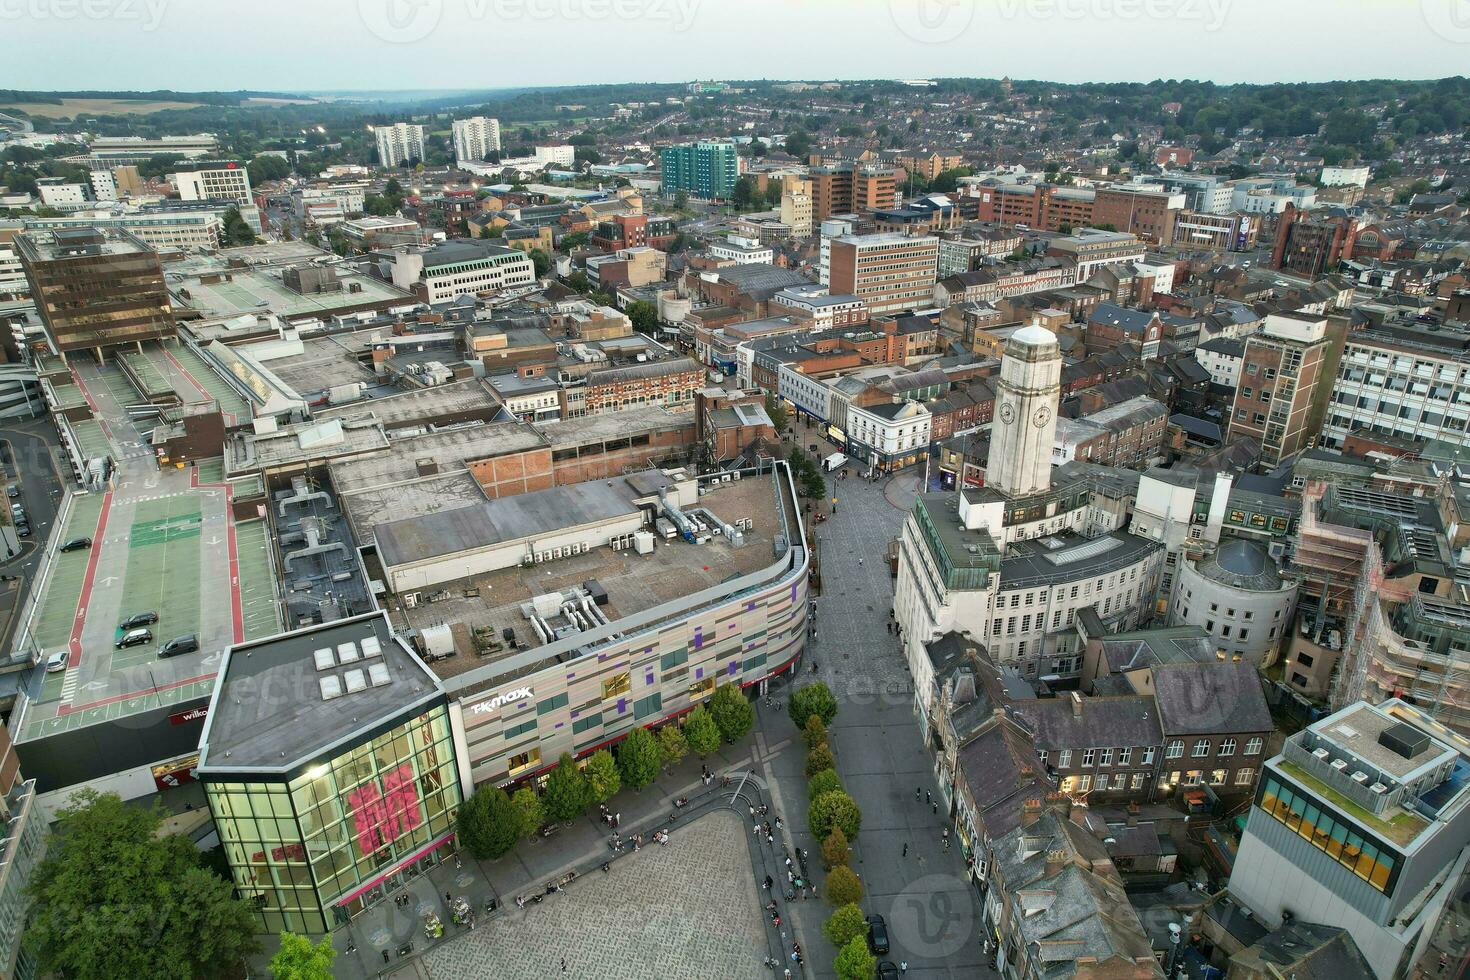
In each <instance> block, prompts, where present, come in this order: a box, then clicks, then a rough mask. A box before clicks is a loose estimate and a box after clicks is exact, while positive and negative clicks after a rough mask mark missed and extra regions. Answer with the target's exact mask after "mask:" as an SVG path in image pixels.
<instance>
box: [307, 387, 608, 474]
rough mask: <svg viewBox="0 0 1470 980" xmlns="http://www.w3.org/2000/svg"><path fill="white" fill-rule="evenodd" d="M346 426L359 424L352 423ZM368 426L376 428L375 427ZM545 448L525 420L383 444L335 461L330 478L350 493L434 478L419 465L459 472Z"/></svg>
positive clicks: (454, 430)
mask: <svg viewBox="0 0 1470 980" xmlns="http://www.w3.org/2000/svg"><path fill="white" fill-rule="evenodd" d="M364 407H369V406H364ZM578 421H582V420H578ZM347 424H352V425H360V424H362V422H361V421H360V420H354V421H352V422H350V423H347ZM373 428H374V429H377V425H376V424H374V426H373ZM545 446H546V441H545V439H543V438H542V436H541V435H540V433H538V432H537V431H536V430H535V429H533V428H532V427H531V426H529V425H527V424H526V423H524V422H491V423H489V424H486V425H469V426H465V427H464V428H460V429H447V430H444V431H441V432H430V433H425V434H424V435H417V436H412V437H409V438H400V439H393V440H391V441H385V442H384V443H383V445H382V446H380V447H377V448H380V449H386V450H388V451H387V452H382V453H375V454H373V455H371V456H364V457H362V458H354V459H344V460H340V461H339V462H336V463H334V464H333V465H332V480H333V481H334V482H335V483H336V485H337V489H338V491H339V492H340V493H346V494H352V493H356V492H358V491H361V490H370V489H376V488H380V487H385V486H389V485H391V484H395V483H403V482H411V481H414V480H418V479H419V478H420V477H422V476H430V475H437V474H436V473H424V472H422V471H421V465H420V464H426V465H428V466H429V468H430V469H437V470H438V471H440V472H443V471H446V470H450V469H454V470H461V469H463V467H464V464H465V462H466V461H467V460H479V459H491V458H493V457H496V456H507V455H510V454H512V453H520V452H525V451H526V450H528V449H538V448H543V447H545Z"/></svg>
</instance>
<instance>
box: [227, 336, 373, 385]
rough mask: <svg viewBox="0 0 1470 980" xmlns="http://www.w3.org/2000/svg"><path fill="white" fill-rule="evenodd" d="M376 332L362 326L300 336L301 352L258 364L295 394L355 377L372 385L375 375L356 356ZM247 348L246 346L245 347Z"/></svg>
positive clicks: (364, 352) (342, 382) (366, 351)
mask: <svg viewBox="0 0 1470 980" xmlns="http://www.w3.org/2000/svg"><path fill="white" fill-rule="evenodd" d="M379 333H381V331H380V330H364V331H360V332H353V333H338V334H322V335H317V336H313V337H305V338H303V339H302V350H301V353H299V354H291V355H289V356H286V357H272V358H270V359H268V360H262V361H261V365H262V366H263V367H265V368H267V369H269V370H270V371H271V372H272V373H273V374H275V376H276V377H278V378H280V379H281V380H282V381H284V382H285V383H286V384H287V385H290V387H291V388H292V390H294V391H295V392H296V393H297V394H299V395H309V394H312V393H314V392H318V391H324V390H325V389H327V388H331V387H334V386H336V385H348V384H353V383H354V382H358V381H360V382H362V383H363V384H366V385H369V386H371V385H376V384H378V383H379V379H378V376H377V375H376V374H374V373H373V371H372V369H371V368H369V367H367V366H366V365H364V364H363V362H362V361H360V360H358V357H360V356H362V355H366V354H367V353H368V352H369V350H370V345H371V342H372V340H373V338H374V337H376V336H377V335H378V334H379ZM249 349H250V348H249V347H246V350H247V351H248V350H249Z"/></svg>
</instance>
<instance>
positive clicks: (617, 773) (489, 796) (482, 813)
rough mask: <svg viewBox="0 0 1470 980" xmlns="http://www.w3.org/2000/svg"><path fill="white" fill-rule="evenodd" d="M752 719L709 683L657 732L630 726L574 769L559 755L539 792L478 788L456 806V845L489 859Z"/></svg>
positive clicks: (731, 690)
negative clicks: (702, 695)
mask: <svg viewBox="0 0 1470 980" xmlns="http://www.w3.org/2000/svg"><path fill="white" fill-rule="evenodd" d="M754 723H755V709H753V708H752V707H751V705H750V701H749V700H747V699H746V697H745V695H744V694H743V693H741V691H740V689H739V688H738V687H736V686H735V685H733V684H726V685H724V686H722V687H719V688H716V689H715V693H714V695H713V696H712V697H711V698H710V700H709V703H708V704H707V705H701V706H699V707H697V708H695V709H694V710H693V711H691V712H689V714H688V715H687V716H686V717H685V718H684V721H683V724H682V725H678V724H671V725H665V726H664V727H663V728H660V729H659V730H658V731H657V733H655V732H653V731H650V730H649V729H647V728H635V729H633V730H632V731H631V732H629V733H628V736H627V737H626V738H624V739H623V740H622V742H621V743H619V745H618V747H617V754H616V756H614V754H613V753H612V752H610V751H609V750H607V749H599V750H598V751H596V752H594V753H592V755H590V756H589V757H588V758H587V761H586V762H585V763H584V764H583V765H582V766H578V765H577V762H576V760H574V759H573V758H572V756H571V755H570V753H563V755H562V757H561V758H560V759H559V760H557V763H556V767H555V768H554V769H552V770H551V773H550V775H548V776H547V778H546V787H545V789H544V790H543V791H542V792H541V793H540V794H537V792H536V791H535V790H534V789H532V788H530V787H529V786H523V787H521V788H520V789H518V790H516V791H515V793H514V794H508V793H506V792H505V790H503V789H501V788H500V787H498V786H481V787H480V788H479V789H477V790H475V792H474V795H472V796H471V797H470V798H469V799H467V800H465V802H464V803H463V804H461V805H460V808H459V812H458V814H457V824H458V831H459V842H460V844H461V845H462V846H463V847H465V848H466V849H467V850H468V851H469V852H470V853H471V854H473V855H474V856H475V857H477V858H482V859H485V860H494V859H496V858H499V857H502V856H504V855H505V854H506V853H508V852H509V851H510V850H511V848H513V847H515V845H516V843H517V842H518V841H520V840H522V839H525V838H528V837H532V836H534V835H535V834H536V833H537V832H539V831H540V830H541V828H542V827H544V826H547V825H548V824H552V823H558V822H562V821H567V820H573V819H575V818H577V817H579V816H581V815H582V813H583V812H584V811H586V809H587V808H588V807H589V806H591V805H592V804H594V803H606V802H607V801H608V800H610V799H611V798H612V797H613V796H615V795H616V794H617V793H618V791H619V790H621V789H623V788H625V787H626V788H629V789H633V790H641V789H643V788H644V787H645V786H648V785H650V784H652V783H653V781H654V780H655V779H657V778H658V774H659V770H660V769H661V768H667V767H669V766H673V765H675V764H676V763H678V762H679V761H680V760H682V759H683V758H684V757H685V756H686V755H688V754H689V753H690V752H693V753H694V754H695V755H697V756H699V757H700V758H701V759H703V758H705V757H707V756H708V755H710V754H711V753H713V752H715V751H716V750H718V749H719V747H720V743H721V742H722V741H724V742H729V743H733V742H737V741H739V740H740V739H742V738H744V737H745V736H746V735H747V734H748V733H749V732H750V729H751V726H752V725H753V724H754Z"/></svg>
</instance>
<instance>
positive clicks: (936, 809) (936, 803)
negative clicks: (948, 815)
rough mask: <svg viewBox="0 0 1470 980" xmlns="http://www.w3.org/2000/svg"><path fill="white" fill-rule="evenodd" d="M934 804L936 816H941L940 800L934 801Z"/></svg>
mask: <svg viewBox="0 0 1470 980" xmlns="http://www.w3.org/2000/svg"><path fill="white" fill-rule="evenodd" d="M932 806H933V807H934V815H935V816H936V817H937V816H939V801H938V800H935V801H934V802H933V804H932Z"/></svg>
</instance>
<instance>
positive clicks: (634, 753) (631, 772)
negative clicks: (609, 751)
mask: <svg viewBox="0 0 1470 980" xmlns="http://www.w3.org/2000/svg"><path fill="white" fill-rule="evenodd" d="M658 767H659V743H658V742H655V741H654V738H653V735H652V733H650V732H649V730H648V729H646V728H635V729H633V730H632V731H631V732H629V733H628V737H627V738H625V739H623V741H622V742H621V743H620V744H619V745H618V769H619V770H621V771H622V773H623V783H624V784H625V785H627V786H629V787H631V788H632V789H642V788H643V787H645V786H647V785H648V784H649V783H651V782H653V781H654V779H656V778H657V777H658Z"/></svg>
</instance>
